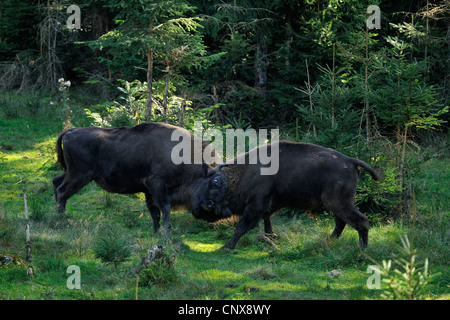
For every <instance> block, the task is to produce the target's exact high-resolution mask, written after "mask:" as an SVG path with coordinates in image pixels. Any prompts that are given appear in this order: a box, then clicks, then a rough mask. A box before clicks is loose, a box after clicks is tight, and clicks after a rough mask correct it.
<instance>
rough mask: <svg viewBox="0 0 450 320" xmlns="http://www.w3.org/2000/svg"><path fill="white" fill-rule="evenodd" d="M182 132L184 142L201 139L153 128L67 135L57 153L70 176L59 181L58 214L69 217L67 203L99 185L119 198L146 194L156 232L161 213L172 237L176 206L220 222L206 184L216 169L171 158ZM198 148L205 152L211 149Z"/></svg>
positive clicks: (56, 180) (167, 128) (56, 184)
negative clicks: (171, 217)
mask: <svg viewBox="0 0 450 320" xmlns="http://www.w3.org/2000/svg"><path fill="white" fill-rule="evenodd" d="M176 130H177V135H176V136H178V137H182V138H183V139H184V138H185V139H188V140H189V139H190V141H192V142H194V139H200V138H198V137H195V136H194V135H192V134H191V133H190V132H189V131H187V130H185V129H182V128H180V127H176V126H172V125H169V124H162V123H151V122H149V123H142V124H139V125H137V126H134V127H130V128H129V127H122V128H112V129H106V128H97V127H85V128H72V129H69V130H66V131H64V132H62V133H61V134H60V136H59V137H58V139H57V142H56V153H57V156H58V162H59V163H60V165H61V167H62V168H63V170H64V171H65V172H64V173H63V174H61V175H59V176H57V177H55V178H54V179H53V185H54V192H55V199H56V202H57V206H58V212H60V213H64V211H65V206H66V202H67V200H68V199H69V198H70V197H71V196H73V195H74V194H75V193H77V192H78V191H79V190H81V188H83V187H84V186H85V185H87V184H88V183H89V182H91V181H95V182H96V183H97V184H98V185H99V186H100V187H102V188H103V189H104V190H106V191H109V192H113V193H120V194H133V193H138V192H143V193H144V194H145V200H146V204H147V207H148V210H149V211H150V214H151V217H152V219H153V228H154V231H155V232H157V231H158V230H159V228H160V223H159V221H160V212H162V214H163V226H164V228H165V231H166V233H167V234H168V233H169V232H170V221H169V214H170V211H171V206H172V205H183V206H185V207H186V208H187V209H188V210H190V211H191V212H192V214H193V215H194V216H195V217H197V218H202V219H204V220H209V219H211V217H214V212H207V211H208V210H212V209H213V202H212V201H213V200H210V201H209V202H207V201H206V199H205V198H206V194H207V190H206V189H204V188H207V187H206V186H205V184H204V183H203V180H205V178H204V176H206V173H205V172H204V171H207V170H211V167H209V165H206V166H205V164H203V165H202V163H201V161H200V162H199V163H198V164H195V163H194V161H192V162H191V163H180V164H174V163H173V161H172V158H171V153H172V149H173V148H174V146H175V145H176V144H177V143H178V142H177V141H172V139H173V138H172V137H173V133H174V132H175V131H176ZM196 142H197V144H198V143H200V148H202V150H203V149H204V148H205V147H206V146H207V144H208V143H207V142H202V141H200V142H198V141H196ZM202 150H201V151H202ZM213 156H214V154H213ZM191 159H194V149H192V150H191ZM202 188H203V189H202ZM214 219H215V218H214Z"/></svg>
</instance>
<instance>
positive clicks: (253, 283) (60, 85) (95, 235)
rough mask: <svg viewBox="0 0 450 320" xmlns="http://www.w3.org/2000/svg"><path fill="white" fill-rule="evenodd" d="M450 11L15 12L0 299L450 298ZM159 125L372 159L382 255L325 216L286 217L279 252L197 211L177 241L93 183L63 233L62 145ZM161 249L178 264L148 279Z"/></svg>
mask: <svg viewBox="0 0 450 320" xmlns="http://www.w3.org/2000/svg"><path fill="white" fill-rule="evenodd" d="M449 13H450V4H449V2H448V1H445V0H442V1H430V0H412V1H406V0H400V1H383V0H371V1H365V0H364V1H356V0H271V1H268V0H255V1H247V0H130V1H123V0H83V1H81V0H79V1H71V0H54V1H51V0H38V1H36V0H19V1H17V0H2V1H1V7H0V180H1V183H0V284H1V285H0V299H121V300H126V299H205V300H217V299H218V300H222V299H287V300H294V299H295V300H297V299H448V298H449V297H450V272H449V270H448V265H449V263H450V261H449V257H450V251H449V247H450V246H449V242H450V215H449V208H450V204H449V198H450V197H449V194H450V187H449V184H448V181H449V178H450V165H449V157H450V134H449V122H448V121H449V120H450V116H449V114H450V113H449V96H450V65H449V63H450V24H449V19H450V18H449V17H450V15H449ZM147 121H151V122H166V123H170V124H174V125H177V126H180V127H183V128H186V129H188V130H189V131H191V132H193V130H194V122H196V121H201V123H202V126H203V128H204V129H205V130H206V129H217V130H220V131H222V132H225V130H227V129H243V130H248V129H278V130H279V132H280V138H281V139H285V140H289V141H296V142H308V143H314V144H318V145H320V146H324V147H329V148H332V149H335V150H337V151H339V152H342V153H343V154H345V155H347V156H351V157H355V158H358V159H361V160H363V161H365V162H367V163H368V164H369V165H371V166H372V167H373V168H376V170H377V172H379V173H380V175H381V177H382V179H381V180H380V181H379V182H376V183H375V182H373V181H372V180H371V179H370V176H369V175H367V174H361V176H360V180H359V183H358V186H357V194H356V199H355V202H356V205H357V207H358V209H359V210H360V211H361V212H363V213H364V214H365V215H367V216H368V217H369V221H370V226H371V229H370V231H369V238H370V242H369V248H368V249H367V250H366V251H362V250H361V249H359V248H357V246H356V242H357V241H356V238H357V234H356V232H355V230H352V229H351V228H347V229H346V230H345V231H344V234H343V236H342V237H341V238H339V239H335V240H332V239H329V237H328V236H329V234H331V231H332V228H333V219H332V216H331V214H330V213H329V212H327V211H325V212H323V213H322V214H320V215H318V216H314V217H309V216H308V215H305V214H302V212H299V211H297V210H291V209H282V210H281V211H280V212H279V213H277V214H276V215H275V217H274V228H275V231H276V233H277V234H279V239H277V240H275V243H274V242H270V243H268V242H264V241H261V239H260V237H259V236H258V231H259V230H258V229H259V227H257V228H256V229H255V230H253V231H252V232H250V233H249V234H248V235H245V236H244V237H243V239H242V240H241V242H240V243H239V245H238V246H237V247H236V249H235V250H234V251H225V252H223V251H220V250H219V251H218V250H217V249H218V248H219V247H221V245H223V244H224V243H225V241H226V240H227V239H228V238H229V237H230V235H231V234H232V232H233V229H234V226H235V225H236V224H237V222H238V218H234V217H233V218H231V219H228V220H225V221H223V222H220V223H216V224H210V223H206V222H203V221H199V220H196V219H195V218H194V217H193V216H192V215H191V214H190V213H189V212H185V211H183V210H181V211H180V212H176V213H175V214H173V219H172V221H173V223H172V224H173V235H172V237H171V238H170V239H166V238H164V237H163V236H162V235H160V234H154V233H153V230H152V227H151V221H150V218H149V216H148V214H146V215H145V212H146V207H145V201H143V197H142V195H140V194H136V195H134V196H122V195H121V196H119V195H116V194H111V193H108V192H106V191H104V190H102V189H101V188H99V187H98V186H97V185H95V184H90V185H88V186H86V187H85V188H84V189H83V190H82V191H80V193H79V194H77V195H76V196H74V197H73V198H72V199H71V200H70V201H69V203H68V209H67V211H68V213H69V217H70V218H69V220H68V221H65V222H62V221H60V220H59V218H58V217H57V216H56V215H55V214H54V213H55V201H54V193H53V186H52V182H51V181H52V178H53V177H54V176H56V175H58V174H60V172H61V169H60V168H59V167H58V165H57V163H56V154H55V149H54V147H55V141H56V138H57V137H58V135H59V134H60V133H61V132H62V131H63V130H65V129H68V128H72V127H86V126H99V127H121V126H134V125H136V124H139V123H142V122H147ZM27 196H28V198H27ZM27 199H28V202H27V201H25V212H26V211H29V217H28V216H24V200H27ZM142 216H144V217H142ZM28 223H30V235H31V257H32V258H31V257H29V256H28V254H29V252H30V250H29V249H30V243H29V241H26V239H25V232H24V230H25V224H26V225H28ZM30 235H28V236H30ZM27 239H28V237H27ZM28 240H29V239H28ZM156 244H162V245H163V246H164V248H165V252H164V259H162V260H160V261H159V262H157V263H156V262H155V263H153V264H151V265H150V266H147V268H146V269H144V270H143V271H142V272H138V271H137V269H138V267H137V266H138V265H139V262H140V261H141V258H142V255H143V254H145V253H146V252H147V250H148V249H149V248H151V247H152V246H154V245H156ZM49 249H50V250H49ZM26 256H27V258H26ZM72 265H76V266H79V269H80V270H81V287H78V288H76V289H75V290H73V289H71V288H69V287H70V286H69V285H68V282H67V285H66V280H67V277H68V276H69V275H70V274H69V273H66V271H67V270H68V267H69V266H72ZM373 265H375V266H378V267H379V270H380V272H381V276H382V279H383V281H381V285H380V286H379V288H377V289H378V290H373V289H371V288H369V287H370V286H369V283H368V282H367V283H366V281H368V280H367V279H368V277H369V276H370V273H368V272H369V271H367V272H366V270H368V267H369V266H373ZM30 266H32V269H33V272H32V273H33V274H32V275H27V269H29V267H30ZM105 266H106V267H105ZM67 272H68V271H67Z"/></svg>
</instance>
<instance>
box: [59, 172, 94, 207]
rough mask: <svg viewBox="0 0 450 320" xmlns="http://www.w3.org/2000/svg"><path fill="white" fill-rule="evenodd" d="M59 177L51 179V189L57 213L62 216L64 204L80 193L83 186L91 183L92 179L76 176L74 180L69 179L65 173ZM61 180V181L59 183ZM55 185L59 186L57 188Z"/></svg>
mask: <svg viewBox="0 0 450 320" xmlns="http://www.w3.org/2000/svg"><path fill="white" fill-rule="evenodd" d="M63 176H64V177H63V178H62V179H61V176H57V177H56V178H55V179H53V187H54V188H55V199H56V203H57V205H58V209H57V210H58V211H57V212H58V213H59V214H64V213H65V209H66V202H67V200H69V198H70V197H72V196H73V195H74V194H75V193H77V192H78V191H80V190H81V189H82V188H83V187H84V186H85V185H87V184H88V183H89V182H91V180H92V178H91V177H90V176H86V175H84V176H78V177H76V178H71V177H70V176H69V175H68V174H67V173H66V174H64V175H63ZM61 180H62V181H61ZM57 184H59V185H58V186H57Z"/></svg>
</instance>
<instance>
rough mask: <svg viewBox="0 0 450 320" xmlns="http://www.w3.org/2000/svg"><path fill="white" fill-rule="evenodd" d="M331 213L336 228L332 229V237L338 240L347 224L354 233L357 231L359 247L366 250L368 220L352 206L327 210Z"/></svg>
mask: <svg viewBox="0 0 450 320" xmlns="http://www.w3.org/2000/svg"><path fill="white" fill-rule="evenodd" d="M328 209H329V210H330V211H331V212H333V214H334V216H335V218H334V220H335V223H336V226H335V228H334V231H333V233H332V234H331V236H332V237H336V238H339V236H340V235H341V233H342V231H343V230H344V227H345V225H346V224H349V225H350V226H351V227H353V228H354V229H355V230H356V231H358V235H359V246H360V247H361V248H362V249H365V248H367V244H368V239H369V219H368V218H367V217H366V216H365V215H364V214H362V213H361V212H360V211H359V210H358V209H356V208H355V206H354V205H351V206H348V207H347V208H345V209H342V207H340V208H338V209H336V208H328Z"/></svg>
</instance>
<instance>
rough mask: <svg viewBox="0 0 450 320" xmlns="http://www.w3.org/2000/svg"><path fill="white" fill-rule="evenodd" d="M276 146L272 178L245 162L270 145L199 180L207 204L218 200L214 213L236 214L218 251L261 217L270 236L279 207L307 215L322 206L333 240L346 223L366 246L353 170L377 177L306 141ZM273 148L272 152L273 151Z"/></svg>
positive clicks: (232, 243) (360, 163) (364, 223)
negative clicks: (330, 219) (275, 169)
mask: <svg viewBox="0 0 450 320" xmlns="http://www.w3.org/2000/svg"><path fill="white" fill-rule="evenodd" d="M277 143H279V145H278V146H277V147H278V148H279V170H278V172H277V173H276V174H274V175H261V173H260V172H261V171H260V168H262V167H264V165H261V164H260V163H257V164H249V161H248V160H249V156H251V154H252V153H253V152H257V151H259V150H258V149H260V148H269V149H268V150H263V151H264V152H268V153H269V154H270V152H271V151H272V146H271V145H264V146H261V147H259V148H255V149H253V150H251V151H250V152H247V153H246V154H243V155H240V156H238V158H239V157H245V162H244V161H243V162H238V161H237V160H238V158H236V159H234V160H232V161H230V162H228V163H227V166H226V167H225V166H222V167H224V168H223V169H222V170H220V171H219V170H217V172H209V176H208V177H209V181H207V180H205V183H206V184H208V189H209V191H208V197H207V198H208V199H210V200H211V201H216V200H217V199H220V198H222V200H221V201H220V202H219V203H218V204H217V206H216V211H218V212H216V213H219V214H220V215H221V216H222V217H227V216H230V215H231V214H235V215H242V218H241V220H240V221H239V223H238V225H237V228H236V230H235V233H234V235H233V237H232V238H231V240H230V241H229V242H227V243H226V244H225V246H224V247H225V248H230V249H232V248H234V247H235V246H236V243H237V242H238V240H239V238H240V237H241V236H242V235H243V234H245V233H246V232H247V231H248V230H250V229H252V228H254V227H255V226H256V225H257V223H258V221H259V220H261V219H264V229H265V232H266V233H268V234H273V229H272V224H271V221H270V217H271V215H272V214H273V213H274V212H275V211H277V210H279V209H281V208H283V207H290V208H297V209H305V210H308V211H310V212H312V213H314V212H317V211H318V210H320V209H321V208H323V207H325V208H326V209H328V210H330V211H331V212H332V213H333V214H334V219H335V223H336V227H335V229H334V231H333V233H332V236H334V237H339V236H340V235H341V233H342V230H343V229H344V227H345V225H346V224H349V225H351V226H352V227H353V228H355V229H356V230H357V231H358V233H359V243H360V246H361V247H362V248H365V247H367V242H368V230H369V223H368V219H367V217H366V216H365V215H363V214H362V213H361V212H359V211H358V209H356V208H355V206H354V200H355V191H356V184H357V182H358V177H359V173H360V172H359V167H362V168H364V169H365V170H366V171H368V172H369V173H370V174H371V175H372V177H373V179H375V180H378V175H377V173H376V172H375V171H374V170H373V169H372V168H371V167H370V166H369V165H368V164H366V163H365V162H363V161H361V160H358V159H355V158H351V157H347V156H345V155H343V154H341V153H339V152H337V151H335V150H332V149H328V148H324V147H321V146H318V145H314V144H307V143H295V142H288V141H280V142H277ZM274 146H275V144H274ZM273 150H277V149H276V148H275V147H274V148H273ZM258 154H260V153H259V152H258ZM266 154H267V153H266ZM241 161H242V159H241ZM237 163H245V164H237ZM218 168H219V167H218ZM205 169H207V168H206V166H205ZM208 170H209V171H210V169H208ZM213 199H214V200H213ZM213 217H216V218H217V217H219V215H216V214H213V215H211V217H210V218H211V219H213Z"/></svg>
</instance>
